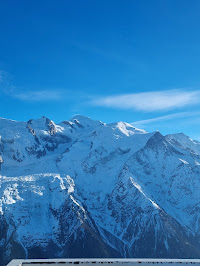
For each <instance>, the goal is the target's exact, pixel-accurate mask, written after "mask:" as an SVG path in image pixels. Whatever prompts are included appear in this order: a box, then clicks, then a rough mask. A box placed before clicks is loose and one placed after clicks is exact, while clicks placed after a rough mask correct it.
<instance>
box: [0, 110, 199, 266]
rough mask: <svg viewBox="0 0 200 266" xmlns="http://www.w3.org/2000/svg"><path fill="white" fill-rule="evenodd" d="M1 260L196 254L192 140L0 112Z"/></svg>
mask: <svg viewBox="0 0 200 266" xmlns="http://www.w3.org/2000/svg"><path fill="white" fill-rule="evenodd" d="M0 221H1V222H0V265H6V263H8V262H9V261H10V260H11V259H14V258H15V259H17V258H112V257H113V258H136V257H140V258H199V257H200V142H198V141H196V140H192V139H191V138H190V137H188V136H186V135H184V134H183V133H178V134H168V135H166V136H164V135H162V134H161V133H160V132H159V131H156V132H151V133H149V132H146V131H144V130H142V129H138V128H135V127H134V126H133V125H131V124H128V123H125V122H117V123H112V124H106V123H103V122H101V121H96V120H93V119H91V118H88V117H85V116H81V115H77V116H74V117H72V118H71V119H70V120H68V121H63V122H61V123H59V124H56V123H54V122H53V121H52V120H50V119H48V118H46V117H44V116H43V117H41V118H40V119H31V120H29V121H28V122H19V121H13V120H9V119H5V118H0Z"/></svg>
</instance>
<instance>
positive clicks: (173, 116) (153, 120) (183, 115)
mask: <svg viewBox="0 0 200 266" xmlns="http://www.w3.org/2000/svg"><path fill="white" fill-rule="evenodd" d="M199 115H200V112H180V113H175V114H170V115H164V116H159V117H155V118H151V119H145V120H140V121H135V122H132V123H131V124H132V125H134V126H136V127H139V126H143V125H146V124H152V123H157V122H162V121H167V120H174V119H180V118H186V117H193V116H199Z"/></svg>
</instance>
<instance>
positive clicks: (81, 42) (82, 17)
mask: <svg viewBox="0 0 200 266" xmlns="http://www.w3.org/2000/svg"><path fill="white" fill-rule="evenodd" d="M199 12H200V1H198V0H196V1H195V0H193V1H189V0H187V1H185V0H179V1H176V0H165V1H160V0H152V1H149V0H140V1H136V0H126V1H123V0H120V1H118V0H95V1H94V0H85V1H82V0H73V1H72V0H59V1H56V0H54V1H51V0H48V1H47V0H43V1H41V0H29V1H27V0H20V1H15V0H7V1H3V0H0V25H1V30H0V99H1V102H0V103H1V104H0V116H1V117H5V118H10V119H15V120H25V121H26V120H29V119H30V118H39V117H41V116H43V115H44V116H47V117H49V118H50V119H52V120H54V121H55V122H60V121H63V120H67V119H69V118H70V117H71V116H73V115H75V114H82V115H86V116H89V117H91V118H93V119H98V120H102V121H104V122H107V123H109V122H115V121H121V120H122V121H126V122H130V123H131V122H134V124H135V125H136V126H138V127H140V128H143V129H145V130H147V131H153V130H157V129H158V130H160V132H161V133H163V134H167V133H175V132H184V133H186V134H187V135H189V136H191V137H192V138H194V139H199V140H200V126H199V125H200V123H199V122H200V121H199V120H200V16H199Z"/></svg>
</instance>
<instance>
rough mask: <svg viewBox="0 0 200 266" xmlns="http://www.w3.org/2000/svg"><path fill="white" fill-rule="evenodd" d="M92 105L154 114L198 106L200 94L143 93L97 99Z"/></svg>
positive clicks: (190, 92) (190, 91) (173, 91)
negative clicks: (155, 112) (154, 112)
mask: <svg viewBox="0 0 200 266" xmlns="http://www.w3.org/2000/svg"><path fill="white" fill-rule="evenodd" d="M91 103H92V104H93V105H97V106H102V107H110V108H116V109H133V110H138V111H145V112H146V111H150V112H153V111H162V110H172V109H176V108H180V107H184V106H189V105H194V104H198V103H200V92H199V91H197V90H185V89H174V90H165V91H151V92H141V93H132V94H122V95H113V96H106V97H100V98H95V99H93V100H92V102H91Z"/></svg>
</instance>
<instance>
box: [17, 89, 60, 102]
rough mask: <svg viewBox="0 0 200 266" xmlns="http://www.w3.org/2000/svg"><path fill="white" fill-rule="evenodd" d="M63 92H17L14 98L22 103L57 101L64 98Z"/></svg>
mask: <svg viewBox="0 0 200 266" xmlns="http://www.w3.org/2000/svg"><path fill="white" fill-rule="evenodd" d="M63 95H64V93H63V91H59V90H55V91H53V90H40V91H27V92H15V93H14V94H13V95H12V97H14V98H17V99H19V100H22V101H32V102H40V101H57V100H60V99H62V98H63Z"/></svg>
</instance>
